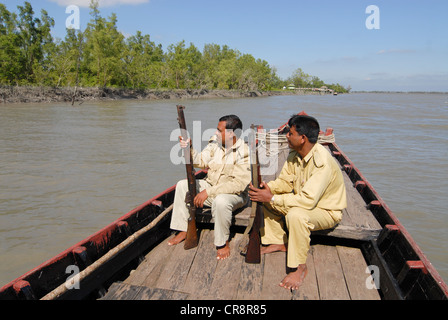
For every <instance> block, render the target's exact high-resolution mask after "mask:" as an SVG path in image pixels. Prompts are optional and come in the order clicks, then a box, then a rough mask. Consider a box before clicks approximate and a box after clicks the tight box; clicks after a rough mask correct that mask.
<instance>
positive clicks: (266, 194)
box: [249, 181, 273, 202]
mask: <svg viewBox="0 0 448 320" xmlns="http://www.w3.org/2000/svg"><path fill="white" fill-rule="evenodd" d="M272 196H273V194H272V192H271V189H269V187H268V184H267V183H265V182H264V181H263V182H262V183H260V189H259V188H255V187H254V186H253V184H252V182H251V183H250V184H249V197H250V200H252V201H256V202H269V201H271V199H272Z"/></svg>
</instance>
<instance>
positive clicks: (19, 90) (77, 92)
mask: <svg viewBox="0 0 448 320" xmlns="http://www.w3.org/2000/svg"><path fill="white" fill-rule="evenodd" d="M303 94H320V93H318V92H311V91H307V92H305V91H300V90H295V91H290V90H284V91H240V90H207V89H179V90H168V89H123V88H83V87H80V88H72V87H62V88H53V87H31V86H29V87H17V86H3V87H0V104H7V103H51V102H67V103H75V104H79V103H82V102H84V101H95V100H120V99H133V100H144V99H149V100H161V99H201V98H202V99H204V98H247V97H268V96H279V95H303Z"/></svg>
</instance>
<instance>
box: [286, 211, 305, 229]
mask: <svg viewBox="0 0 448 320" xmlns="http://www.w3.org/2000/svg"><path fill="white" fill-rule="evenodd" d="M309 220H310V217H309V212H308V210H306V209H303V208H298V207H294V208H291V209H289V210H288V214H287V215H286V221H287V222H288V225H290V224H294V225H301V226H306V227H309V226H310V223H309Z"/></svg>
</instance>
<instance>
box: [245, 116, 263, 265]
mask: <svg viewBox="0 0 448 320" xmlns="http://www.w3.org/2000/svg"><path fill="white" fill-rule="evenodd" d="M251 129H253V131H254V129H255V126H254V125H251ZM254 150H255V151H254ZM250 152H251V159H252V160H251V173H252V185H253V186H254V187H255V188H260V183H261V175H260V164H259V161H258V150H257V148H256V138H255V131H254V137H252V139H251V148H250ZM252 219H253V222H252V228H251V230H250V233H249V243H248V245H247V250H246V258H245V261H246V263H260V261H261V253H260V246H261V239H260V228H261V227H262V223H263V219H264V213H263V204H262V203H261V202H254V201H252V212H251V220H252Z"/></svg>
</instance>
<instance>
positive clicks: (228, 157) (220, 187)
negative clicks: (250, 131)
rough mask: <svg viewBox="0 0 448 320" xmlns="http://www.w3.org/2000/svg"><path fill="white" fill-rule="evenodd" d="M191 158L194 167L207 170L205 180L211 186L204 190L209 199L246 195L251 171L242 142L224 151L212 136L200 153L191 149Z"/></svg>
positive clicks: (245, 148) (247, 155)
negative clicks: (228, 195)
mask: <svg viewBox="0 0 448 320" xmlns="http://www.w3.org/2000/svg"><path fill="white" fill-rule="evenodd" d="M192 158H193V165H194V167H196V168H201V169H208V173H207V177H206V178H205V180H206V181H207V182H208V183H209V184H210V185H211V187H209V188H206V190H207V194H208V196H209V197H216V196H217V195H218V194H222V193H225V194H241V193H247V187H248V185H249V183H250V180H251V171H250V162H249V148H248V146H247V144H245V143H244V141H243V140H241V139H238V140H237V141H236V143H235V144H234V145H233V146H232V147H231V148H229V149H226V148H224V147H223V146H221V145H220V144H219V143H218V141H217V139H216V136H213V137H212V138H211V139H210V141H209V144H208V145H207V146H206V147H205V148H204V150H202V152H201V153H198V152H197V151H196V150H194V149H192Z"/></svg>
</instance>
